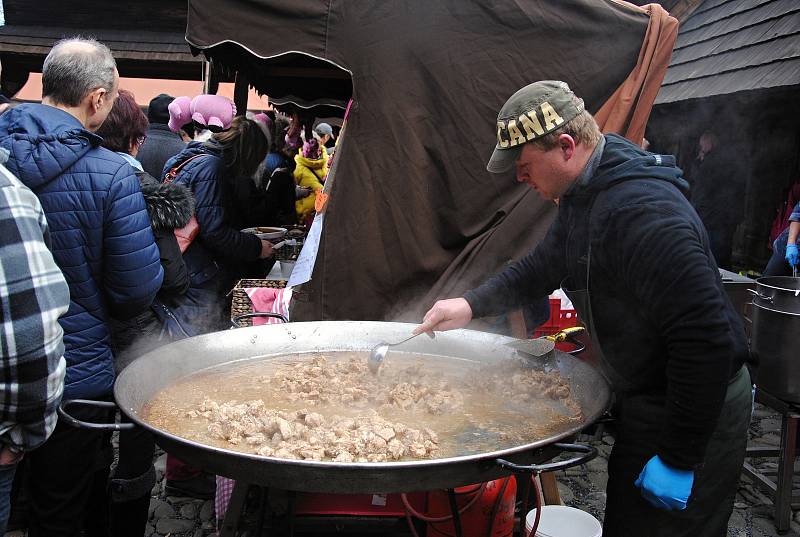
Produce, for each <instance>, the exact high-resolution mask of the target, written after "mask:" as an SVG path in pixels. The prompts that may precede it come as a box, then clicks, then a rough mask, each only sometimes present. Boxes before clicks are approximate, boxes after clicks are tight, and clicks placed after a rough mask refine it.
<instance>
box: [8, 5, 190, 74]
mask: <svg viewBox="0 0 800 537" xmlns="http://www.w3.org/2000/svg"><path fill="white" fill-rule="evenodd" d="M3 5H4V7H5V16H6V24H5V26H2V27H0V57H2V61H3V68H4V70H5V69H6V68H9V69H16V70H20V71H22V70H25V71H34V72H35V71H41V66H42V62H43V61H44V58H45V56H46V55H47V53H48V52H49V50H50V48H51V47H52V46H53V43H55V42H56V41H58V40H59V39H62V38H64V37H70V36H75V35H82V36H91V37H94V38H95V39H97V40H98V41H101V42H102V43H105V44H106V45H107V46H108V47H109V48H110V49H111V50H112V52H113V53H114V57H115V58H116V60H117V67H118V68H119V71H120V74H121V75H122V76H131V77H148V78H179V79H189V80H197V79H200V78H201V74H202V63H203V62H202V58H199V57H196V56H193V55H192V53H191V50H190V49H189V45H188V44H187V43H186V39H185V31H186V14H187V2H186V1H185V0H137V1H136V2H108V1H103V2H99V1H89V0H84V1H79V2H77V1H76V2H63V1H61V0H37V1H36V2H31V1H30V0H4V1H3ZM87 21H97V26H96V27H93V26H92V24H91V22H89V23H88V24H87Z"/></svg>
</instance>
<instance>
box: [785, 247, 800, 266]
mask: <svg viewBox="0 0 800 537" xmlns="http://www.w3.org/2000/svg"><path fill="white" fill-rule="evenodd" d="M786 262H787V263H789V266H792V267H796V266H797V262H798V259H797V245H796V244H787V245H786Z"/></svg>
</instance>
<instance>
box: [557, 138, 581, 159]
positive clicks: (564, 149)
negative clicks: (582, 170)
mask: <svg viewBox="0 0 800 537" xmlns="http://www.w3.org/2000/svg"><path fill="white" fill-rule="evenodd" d="M576 145H577V144H576V143H575V139H574V138H573V137H572V136H570V135H569V134H561V135H560V136H559V137H558V147H559V149H561V153H562V154H563V155H564V160H570V159H571V158H572V156H573V155H574V154H575V146H576Z"/></svg>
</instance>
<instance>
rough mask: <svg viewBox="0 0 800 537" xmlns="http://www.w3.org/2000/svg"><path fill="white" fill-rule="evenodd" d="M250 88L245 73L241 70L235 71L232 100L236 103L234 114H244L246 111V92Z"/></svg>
mask: <svg viewBox="0 0 800 537" xmlns="http://www.w3.org/2000/svg"><path fill="white" fill-rule="evenodd" d="M249 89H250V82H249V80H248V79H247V75H245V74H244V73H242V72H241V71H236V84H235V85H234V86H233V102H234V104H235V105H236V114H237V115H239V116H243V115H245V113H246V112H247V92H248V90H249Z"/></svg>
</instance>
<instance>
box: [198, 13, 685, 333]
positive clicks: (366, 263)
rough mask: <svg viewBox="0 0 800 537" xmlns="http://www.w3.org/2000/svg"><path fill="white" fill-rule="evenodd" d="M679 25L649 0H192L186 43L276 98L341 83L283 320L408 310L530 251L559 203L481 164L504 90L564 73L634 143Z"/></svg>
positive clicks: (413, 312)
mask: <svg viewBox="0 0 800 537" xmlns="http://www.w3.org/2000/svg"><path fill="white" fill-rule="evenodd" d="M676 33H677V22H676V21H675V20H674V19H672V18H670V17H668V16H667V14H666V13H665V12H664V11H663V9H661V8H660V7H659V6H657V5H651V6H646V8H644V9H642V8H637V7H635V6H632V5H630V4H624V3H620V2H613V1H610V0H604V1H597V0H572V1H569V2H566V1H565V2H549V1H544V0H542V1H531V0H528V1H519V0H498V1H496V2H491V3H489V2H485V1H483V0H438V1H436V2H428V1H421V0H414V1H409V2H384V1H381V0H362V1H359V2H346V1H341V0H328V1H321V0H224V1H220V0H190V2H189V16H188V28H187V41H189V43H190V45H191V46H192V47H194V48H195V49H199V50H202V51H203V52H204V53H205V54H206V55H207V56H209V57H212V58H214V59H215V61H217V62H219V63H222V64H225V65H227V66H228V67H230V68H234V69H240V70H242V71H243V72H244V73H245V75H246V76H247V77H248V79H249V80H250V81H251V83H253V84H255V85H256V87H257V88H258V89H259V90H260V91H264V92H266V93H268V94H269V95H270V97H271V98H272V97H276V98H281V97H285V96H286V95H289V94H292V95H296V96H299V97H300V98H301V99H304V100H308V101H313V100H314V99H322V98H333V99H339V100H342V101H344V100H345V99H346V98H347V97H349V96H351V95H352V98H353V105H352V109H351V111H350V115H349V118H348V122H347V126H346V129H345V134H344V136H343V137H342V139H341V141H340V145H339V147H338V149H337V156H336V159H337V162H336V165H335V168H334V170H333V172H332V174H331V176H330V177H329V179H328V180H329V181H333V184H332V186H331V188H330V192H329V193H330V199H329V202H328V204H327V208H326V210H325V225H324V228H323V230H322V236H321V244H320V251H319V254H318V257H317V262H316V265H315V267H314V271H313V277H312V280H311V281H310V282H309V283H308V284H305V285H303V286H302V287H301V288H300V289H298V290H297V291H296V293H295V295H294V296H295V297H296V298H295V306H294V310H293V319H295V320H310V319H326V320H333V319H413V320H419V316H420V313H421V312H422V311H424V309H425V308H427V307H428V306H430V304H431V303H432V302H433V301H434V300H435V299H436V298H439V297H444V296H457V295H458V294H460V293H461V292H463V291H464V290H465V289H466V288H468V287H470V286H473V285H474V284H476V283H477V282H479V281H480V280H482V279H483V278H484V277H486V276H488V275H490V274H491V273H493V272H495V271H497V270H499V269H500V268H502V266H503V265H505V264H506V263H507V262H509V261H511V260H512V259H516V258H518V257H520V256H521V255H523V254H524V253H525V252H526V251H527V250H528V249H530V248H531V247H532V246H533V245H535V244H536V243H537V242H538V241H539V240H540V239H541V238H542V237H543V235H544V233H545V231H546V229H547V227H548V225H549V223H550V221H551V219H552V217H553V215H554V213H555V206H554V205H553V204H552V203H551V202H545V201H542V200H540V199H538V197H537V196H536V194H535V193H534V192H532V191H531V190H530V189H528V188H526V187H524V186H522V185H518V184H517V183H516V182H515V181H514V177H513V173H511V174H508V175H507V176H505V177H498V176H492V175H491V174H489V173H488V172H487V171H486V168H485V163H486V160H487V159H488V157H489V155H490V154H491V151H492V149H493V147H494V144H495V133H494V123H495V118H496V114H497V111H498V110H499V108H500V106H501V105H502V104H503V103H504V102H505V100H506V99H507V98H508V97H509V96H510V95H511V94H512V93H513V92H514V91H516V90H517V89H519V88H520V87H522V86H524V85H526V84H528V83H530V82H532V81H535V80H539V79H561V80H565V81H567V82H568V83H569V84H570V86H571V87H572V88H573V89H574V90H575V91H576V93H577V94H578V95H580V96H581V97H583V98H584V100H585V101H586V104H587V107H588V108H589V109H590V110H592V111H600V112H599V115H598V117H599V118H600V120H601V122H602V123H604V124H606V125H610V126H611V128H613V129H614V130H617V131H618V132H622V133H624V134H626V135H628V136H629V137H631V138H632V139H637V141H638V140H640V139H641V137H642V134H643V131H644V125H645V123H646V121H647V116H648V114H649V111H650V107H651V105H652V101H653V99H654V98H655V94H656V93H657V91H658V86H659V84H660V82H661V78H662V77H663V73H664V70H665V69H666V65H667V63H668V62H669V53H670V51H671V49H672V43H673V42H674V39H675V34H676ZM299 57H302V58H304V62H305V64H304V65H299V66H298V67H296V68H295V67H294V66H292V65H290V64H289V63H287V62H289V61H290V60H291V59H293V58H294V59H296V58H299ZM276 69H278V71H276ZM280 69H284V70H285V69H294V70H293V71H291V72H283V73H282V72H280ZM313 70H317V71H318V73H317V75H319V76H317V77H313V76H310V73H311V71H313ZM270 73H271V74H270ZM290 82H291V83H290ZM290 86H291V87H290ZM604 103H605V106H603V105H604ZM601 107H602V110H600V109H601Z"/></svg>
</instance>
